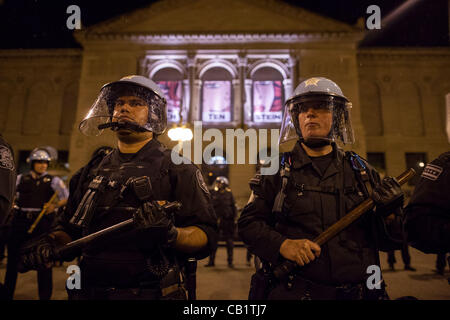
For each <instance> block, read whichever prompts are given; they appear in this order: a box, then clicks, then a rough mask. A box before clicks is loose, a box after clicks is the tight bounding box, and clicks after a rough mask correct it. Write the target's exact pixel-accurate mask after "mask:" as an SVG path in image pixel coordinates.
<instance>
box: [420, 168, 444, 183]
mask: <svg viewBox="0 0 450 320" xmlns="http://www.w3.org/2000/svg"><path fill="white" fill-rule="evenodd" d="M442 171H444V169H443V168H442V167H439V166H437V165H434V164H427V166H426V167H425V169H424V170H423V172H422V177H423V178H425V179H428V180H432V181H434V180H437V178H439V176H440V175H441V173H442Z"/></svg>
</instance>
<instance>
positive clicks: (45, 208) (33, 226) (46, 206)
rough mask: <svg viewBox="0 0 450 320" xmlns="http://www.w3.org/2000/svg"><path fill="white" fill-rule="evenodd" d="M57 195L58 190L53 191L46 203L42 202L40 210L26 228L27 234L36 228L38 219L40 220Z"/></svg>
mask: <svg viewBox="0 0 450 320" xmlns="http://www.w3.org/2000/svg"><path fill="white" fill-rule="evenodd" d="M57 195H58V192H57V191H55V193H54V194H53V195H52V197H51V198H50V200H48V202H47V203H46V204H44V206H43V207H42V210H41V212H40V213H39V215H38V216H37V218H36V220H34V222H33V224H32V225H31V226H30V228H29V229H28V231H27V233H28V234H32V233H33V231H34V229H35V228H36V226H37V225H38V223H39V221H41V219H42V217H43V216H44V214H45V212H46V211H47V208H48V206H49V205H50V204H51V203H52V202H53V201H54V200H55V198H56V196H57Z"/></svg>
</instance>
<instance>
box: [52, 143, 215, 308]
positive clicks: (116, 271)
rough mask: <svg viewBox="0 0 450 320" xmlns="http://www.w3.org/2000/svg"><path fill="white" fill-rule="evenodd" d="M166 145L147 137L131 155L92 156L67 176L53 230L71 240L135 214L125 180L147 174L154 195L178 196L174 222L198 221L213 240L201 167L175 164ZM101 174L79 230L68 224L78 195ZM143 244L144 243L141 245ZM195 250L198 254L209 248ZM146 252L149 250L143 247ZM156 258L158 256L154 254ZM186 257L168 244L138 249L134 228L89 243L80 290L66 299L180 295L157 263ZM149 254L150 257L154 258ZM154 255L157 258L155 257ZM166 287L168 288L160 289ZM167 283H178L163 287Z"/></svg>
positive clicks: (135, 203)
mask: <svg viewBox="0 0 450 320" xmlns="http://www.w3.org/2000/svg"><path fill="white" fill-rule="evenodd" d="M170 154H171V151H170V150H167V149H166V148H165V147H164V146H162V145H161V144H160V143H159V142H158V141H157V140H155V139H153V140H151V141H150V142H148V143H147V144H146V145H145V146H144V147H143V148H142V149H141V150H139V151H138V152H137V153H134V154H122V153H120V152H119V150H118V149H114V150H113V151H112V152H111V153H109V154H108V155H106V156H105V157H104V158H103V159H101V160H99V161H94V160H93V161H91V162H90V164H88V165H87V166H86V167H84V168H82V169H80V170H79V171H78V172H77V173H76V174H75V175H74V176H73V178H72V179H71V181H70V196H69V200H68V203H67V207H66V210H65V212H64V214H63V215H62V216H61V221H60V223H59V227H57V228H56V229H59V230H63V231H65V232H67V233H68V234H69V235H70V236H71V237H72V239H77V238H80V237H81V236H84V235H88V234H91V233H93V232H96V231H99V230H102V229H104V228H107V227H110V226H112V225H114V224H117V223H119V222H122V221H124V220H127V219H130V218H132V217H133V213H134V212H135V211H136V209H137V208H138V207H139V206H140V205H141V204H142V202H141V201H140V199H138V197H137V196H136V194H134V192H133V191H132V190H130V188H129V187H127V181H128V179H130V178H132V177H142V176H147V177H149V178H150V180H151V185H152V189H153V197H152V199H153V200H158V201H159V200H167V201H175V200H177V201H181V203H182V208H181V210H180V211H179V212H177V213H175V217H174V224H175V226H176V227H187V226H197V227H199V228H201V229H202V230H203V231H204V232H205V233H206V234H207V236H208V240H209V246H211V243H214V242H215V241H216V237H217V225H216V217H215V214H214V210H213V208H212V205H211V199H210V194H209V191H208V189H207V187H206V185H205V183H204V182H203V179H202V177H201V173H200V171H199V170H198V169H197V167H195V166H194V165H192V164H181V165H174V164H173V163H172V161H171V157H170ZM100 177H102V178H101V179H102V181H103V183H101V184H100V186H99V188H98V189H97V191H96V192H98V194H97V196H96V201H95V202H96V203H93V204H92V205H93V206H94V210H93V215H92V218H91V221H90V223H88V224H86V225H84V226H83V227H82V228H81V229H80V228H78V227H76V226H75V225H74V224H73V223H71V218H72V217H73V215H74V214H75V213H76V210H77V207H78V205H79V203H80V201H81V200H82V197H83V196H84V194H85V193H86V191H87V190H88V189H89V185H90V183H91V182H92V181H93V180H94V178H97V181H99V180H98V179H99V178H100ZM143 245H144V244H143ZM209 246H207V247H206V248H204V249H202V250H201V251H200V252H197V253H196V254H195V258H197V259H202V258H205V257H206V256H208V255H209V253H210V247H209ZM147 253H148V252H147ZM155 257H156V258H155ZM185 258H186V256H185V255H183V254H181V253H179V252H176V251H175V250H174V249H171V248H170V247H164V246H157V247H155V248H154V250H153V252H151V253H150V258H149V255H148V254H147V255H145V254H144V253H143V251H141V250H140V249H139V248H138V243H137V239H136V232H135V231H134V230H131V231H129V232H126V233H125V234H121V235H120V236H117V237H114V238H112V239H109V240H108V241H106V242H101V243H95V244H91V245H88V246H87V247H85V248H84V249H83V251H82V260H81V263H80V268H81V281H82V288H81V290H77V289H73V290H68V293H69V298H70V299H170V298H174V299H180V298H183V292H181V291H182V290H180V289H179V287H178V284H179V283H178V282H179V279H180V278H179V273H177V274H176V276H177V277H178V278H176V279H175V280H174V281H175V283H167V281H166V283H163V282H164V281H165V280H164V279H162V278H161V277H162V276H161V275H160V274H158V267H161V265H160V264H159V262H156V263H155V261H161V259H162V260H164V261H165V262H167V263H168V264H170V265H171V266H177V265H179V264H180V263H181V261H183V259H185ZM152 259H153V260H152ZM155 259H156V260H155ZM162 287H166V288H162ZM167 287H171V288H176V290H175V291H173V292H168V291H167V292H166V293H165V291H164V290H166V289H167Z"/></svg>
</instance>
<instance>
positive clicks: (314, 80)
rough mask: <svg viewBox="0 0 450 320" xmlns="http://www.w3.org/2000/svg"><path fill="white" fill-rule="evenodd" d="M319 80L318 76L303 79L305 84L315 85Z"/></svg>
mask: <svg viewBox="0 0 450 320" xmlns="http://www.w3.org/2000/svg"><path fill="white" fill-rule="evenodd" d="M319 81H320V78H311V79H308V80H306V81H305V86H306V87H308V86H316V87H317V82H319Z"/></svg>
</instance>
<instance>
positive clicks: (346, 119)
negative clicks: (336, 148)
mask: <svg viewBox="0 0 450 320" xmlns="http://www.w3.org/2000/svg"><path fill="white" fill-rule="evenodd" d="M351 106H352V105H351V103H350V102H349V100H348V99H347V98H346V97H345V96H344V94H343V93H342V90H341V89H340V88H339V86H338V85H337V84H336V83H334V82H333V81H331V80H329V79H327V78H323V77H314V78H309V79H307V80H305V81H303V82H302V83H300V84H299V85H298V86H297V88H296V89H295V91H294V93H293V94H292V96H291V97H290V98H289V99H288V100H287V101H286V103H285V110H284V115H283V122H282V125H281V133H280V138H279V146H280V150H281V151H283V150H286V151H287V149H290V148H291V146H292V145H293V144H295V142H296V141H297V140H300V141H301V142H304V143H305V144H306V145H310V146H312V147H314V146H323V145H326V144H330V143H331V142H335V141H337V140H340V141H341V142H342V143H344V144H351V143H353V142H354V136H353V129H352V123H351V117H350V109H351ZM310 108H313V109H321V110H327V111H330V112H331V113H332V124H331V129H330V131H329V132H328V133H327V134H325V135H324V136H317V137H316V136H314V137H307V138H305V137H303V134H302V132H301V129H300V123H299V114H300V113H302V112H307V111H308V110H309V109H310ZM284 145H286V146H290V147H283V146H284Z"/></svg>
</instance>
